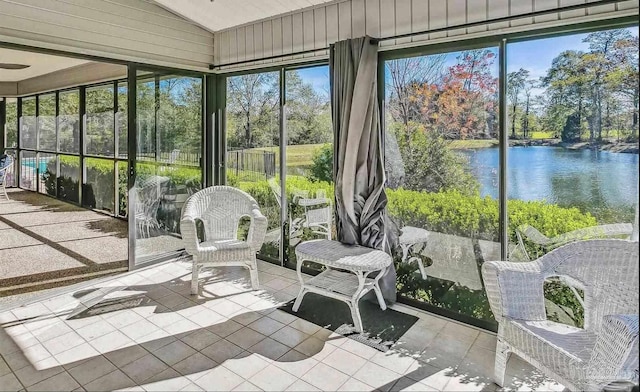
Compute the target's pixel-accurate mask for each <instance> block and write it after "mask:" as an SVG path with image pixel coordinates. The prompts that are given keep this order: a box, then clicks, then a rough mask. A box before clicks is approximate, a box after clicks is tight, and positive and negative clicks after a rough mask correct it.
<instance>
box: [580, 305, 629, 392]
mask: <svg viewBox="0 0 640 392" xmlns="http://www.w3.org/2000/svg"><path fill="white" fill-rule="evenodd" d="M587 378H588V380H589V382H590V383H591V384H593V385H598V384H603V383H607V382H610V381H612V380H629V381H633V382H635V383H638V315H637V314H634V315H626V314H625V315H621V314H616V315H608V316H604V318H603V321H602V326H601V328H600V332H599V333H598V337H597V339H596V344H595V347H594V349H593V354H592V355H591V358H590V360H589V364H588V367H587Z"/></svg>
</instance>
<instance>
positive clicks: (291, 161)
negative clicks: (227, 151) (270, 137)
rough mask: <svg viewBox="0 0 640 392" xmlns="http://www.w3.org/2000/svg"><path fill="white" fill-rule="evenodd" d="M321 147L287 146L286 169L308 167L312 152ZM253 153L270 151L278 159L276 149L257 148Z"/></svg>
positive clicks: (319, 145)
mask: <svg viewBox="0 0 640 392" xmlns="http://www.w3.org/2000/svg"><path fill="white" fill-rule="evenodd" d="M320 147H322V144H298V145H295V146H287V167H289V168H291V167H301V166H302V167H308V166H311V164H312V162H313V154H314V152H315V151H316V150H317V149H318V148H320ZM251 150H254V151H271V152H275V153H276V160H278V159H280V154H279V152H280V151H279V148H278V147H258V148H253V149H251Z"/></svg>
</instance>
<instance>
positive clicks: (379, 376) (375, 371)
mask: <svg viewBox="0 0 640 392" xmlns="http://www.w3.org/2000/svg"><path fill="white" fill-rule="evenodd" d="M401 377H402V376H401V375H400V374H398V373H396V372H393V371H391V370H389V369H387V368H384V367H382V366H380V365H376V364H375V363H373V362H367V363H366V364H365V365H364V366H362V367H361V368H360V370H358V371H357V372H356V373H355V374H354V375H353V378H355V379H357V380H360V381H362V382H364V383H367V384H369V385H371V386H372V387H375V388H376V389H380V390H384V391H386V390H389V389H391V387H392V386H393V384H395V382H396V381H397V380H399V379H400V378H401Z"/></svg>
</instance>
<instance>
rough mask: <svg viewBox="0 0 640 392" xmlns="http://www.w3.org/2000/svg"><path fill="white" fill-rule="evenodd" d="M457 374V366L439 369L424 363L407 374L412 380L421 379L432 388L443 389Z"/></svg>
mask: <svg viewBox="0 0 640 392" xmlns="http://www.w3.org/2000/svg"><path fill="white" fill-rule="evenodd" d="M454 374H455V368H453V367H447V368H445V369H438V368H435V367H433V366H430V365H423V366H422V367H420V368H419V369H418V370H416V371H413V372H411V373H408V374H407V375H406V376H407V377H409V378H411V379H412V380H416V381H420V382H422V383H423V384H425V385H428V386H429V387H431V388H434V389H437V390H439V391H442V390H443V389H444V387H445V386H446V385H447V383H448V382H449V381H450V380H451V378H452V377H453V375H454Z"/></svg>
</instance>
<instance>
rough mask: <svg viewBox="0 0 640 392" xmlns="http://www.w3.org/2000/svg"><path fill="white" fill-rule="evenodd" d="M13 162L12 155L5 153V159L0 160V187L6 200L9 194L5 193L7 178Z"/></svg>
mask: <svg viewBox="0 0 640 392" xmlns="http://www.w3.org/2000/svg"><path fill="white" fill-rule="evenodd" d="M13 162H14V161H13V157H12V156H11V155H7V156H6V158H5V160H4V161H3V162H2V166H0V189H2V194H4V197H5V198H6V199H7V200H9V195H8V194H7V181H8V180H7V178H8V177H9V175H10V174H11V173H12V170H13Z"/></svg>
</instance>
